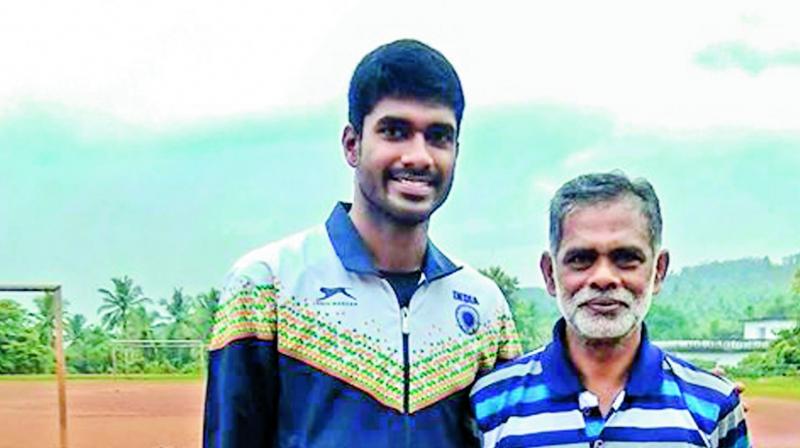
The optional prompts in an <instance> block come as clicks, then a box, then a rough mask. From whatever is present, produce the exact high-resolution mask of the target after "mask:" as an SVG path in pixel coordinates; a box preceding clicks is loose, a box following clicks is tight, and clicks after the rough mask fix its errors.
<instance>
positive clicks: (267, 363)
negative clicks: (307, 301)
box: [203, 265, 278, 448]
mask: <svg viewBox="0 0 800 448" xmlns="http://www.w3.org/2000/svg"><path fill="white" fill-rule="evenodd" d="M248 271H249V272H248ZM253 271H255V274H256V275H253ZM277 295H278V288H277V284H276V282H275V281H273V280H272V278H271V274H269V269H268V268H267V267H266V266H264V265H261V266H255V267H250V268H248V269H245V270H244V272H241V271H240V272H237V271H234V273H233V274H232V275H230V276H229V279H228V281H227V282H226V287H225V289H224V290H223V298H222V304H221V306H220V308H219V310H218V311H217V313H216V316H215V322H214V327H213V330H212V338H211V343H210V346H209V358H208V375H207V385H206V401H205V412H204V422H203V446H204V447H205V448H240V447H256V448H260V447H270V446H272V443H273V440H274V438H275V431H276V427H277V415H276V414H277V405H278V400H277V397H278V390H277V385H278V371H277V366H278V359H277V358H278V355H277V306H276V298H277Z"/></svg>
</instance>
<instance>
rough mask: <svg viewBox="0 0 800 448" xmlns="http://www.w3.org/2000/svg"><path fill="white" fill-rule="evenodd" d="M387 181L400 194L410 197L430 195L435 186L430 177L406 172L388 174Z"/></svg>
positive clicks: (433, 180)
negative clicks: (390, 182)
mask: <svg viewBox="0 0 800 448" xmlns="http://www.w3.org/2000/svg"><path fill="white" fill-rule="evenodd" d="M389 180H390V181H392V182H393V183H394V185H395V186H396V188H397V190H398V191H399V192H400V193H401V194H403V195H405V196H411V197H423V196H428V195H430V194H431V193H432V192H433V189H434V185H435V184H436V182H435V179H434V178H433V176H431V175H427V174H415V173H408V172H400V173H390V176H389Z"/></svg>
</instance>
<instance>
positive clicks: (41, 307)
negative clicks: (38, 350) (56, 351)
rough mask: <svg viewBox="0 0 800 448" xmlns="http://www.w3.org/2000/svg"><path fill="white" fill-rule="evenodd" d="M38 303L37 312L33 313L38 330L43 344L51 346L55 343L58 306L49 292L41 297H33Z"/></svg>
mask: <svg viewBox="0 0 800 448" xmlns="http://www.w3.org/2000/svg"><path fill="white" fill-rule="evenodd" d="M33 302H34V303H35V304H36V312H34V313H32V314H31V316H32V317H33V319H34V321H35V322H36V324H35V325H36V331H37V333H38V334H39V340H40V341H41V342H42V344H45V345H46V346H48V347H50V346H51V345H52V343H53V330H54V328H55V322H56V320H55V316H56V307H55V300H54V299H53V295H52V294H50V293H47V294H45V295H43V296H41V297H37V298H35V299H33Z"/></svg>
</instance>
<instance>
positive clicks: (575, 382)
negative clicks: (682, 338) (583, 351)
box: [542, 318, 664, 397]
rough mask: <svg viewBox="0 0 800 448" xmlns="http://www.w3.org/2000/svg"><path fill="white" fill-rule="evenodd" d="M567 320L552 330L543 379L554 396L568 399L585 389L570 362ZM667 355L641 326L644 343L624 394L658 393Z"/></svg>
mask: <svg viewBox="0 0 800 448" xmlns="http://www.w3.org/2000/svg"><path fill="white" fill-rule="evenodd" d="M566 325H567V324H566V321H565V320H564V319H563V318H562V319H559V320H558V322H556V325H555V326H554V327H553V340H552V342H551V343H550V344H549V345H548V346H547V348H545V350H544V353H543V354H542V362H543V366H542V368H543V371H542V374H543V375H544V379H545V381H546V384H547V385H548V389H550V391H551V392H552V393H553V395H555V396H560V397H567V396H574V395H578V394H580V393H581V392H582V391H583V390H584V387H583V385H582V384H581V381H580V378H579V377H578V372H577V370H575V366H574V365H573V364H572V361H571V360H570V359H569V352H568V351H567V346H566V343H565V340H566V339H565V338H566ZM663 361H664V352H662V351H661V349H659V348H658V347H656V346H655V345H653V344H652V343H650V339H649V338H648V336H647V327H646V326H645V324H644V323H643V324H642V342H641V344H640V345H639V348H638V350H637V353H636V358H634V361H633V365H632V366H631V371H630V375H629V376H628V382H627V384H626V385H625V392H626V394H627V395H631V396H645V395H652V394H658V393H659V392H660V391H661V384H662V382H663V381H664V370H663V368H662V363H663Z"/></svg>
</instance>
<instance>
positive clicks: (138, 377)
mask: <svg viewBox="0 0 800 448" xmlns="http://www.w3.org/2000/svg"><path fill="white" fill-rule="evenodd" d="M202 378H203V374H200V373H187V374H177V373H176V374H169V373H135V374H119V375H111V374H105V373H104V374H69V375H67V380H68V381H92V380H102V381H178V382H180V381H199V380H201V379H202ZM55 380H56V376H55V375H53V374H41V375H0V381H55Z"/></svg>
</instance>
